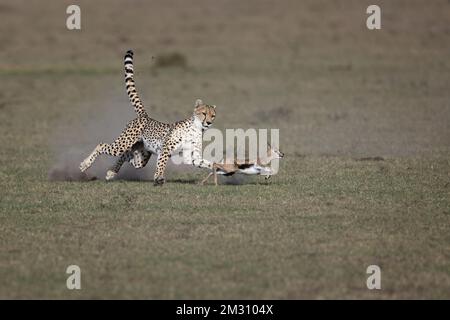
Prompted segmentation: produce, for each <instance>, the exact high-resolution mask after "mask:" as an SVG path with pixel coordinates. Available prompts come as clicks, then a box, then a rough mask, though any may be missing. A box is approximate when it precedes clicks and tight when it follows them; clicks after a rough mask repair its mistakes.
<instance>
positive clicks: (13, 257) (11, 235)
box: [0, 1, 450, 299]
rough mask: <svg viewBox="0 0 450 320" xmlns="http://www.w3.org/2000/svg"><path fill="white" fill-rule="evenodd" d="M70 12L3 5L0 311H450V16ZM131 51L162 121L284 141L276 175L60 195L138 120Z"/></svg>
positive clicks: (211, 6)
mask: <svg viewBox="0 0 450 320" xmlns="http://www.w3.org/2000/svg"><path fill="white" fill-rule="evenodd" d="M71 3H72V2H69V1H61V2H59V1H58V2H54V1H53V2H50V1H1V2H0V27H1V33H0V43H1V48H2V49H1V50H0V61H1V62H0V79H1V84H2V86H1V91H0V124H1V126H0V142H1V145H2V152H1V153H0V187H1V189H2V190H1V192H0V195H1V198H0V219H1V220H0V221H1V222H0V241H1V242H0V297H1V298H79V297H83V298H295V299H297V298H450V232H449V231H450V226H449V223H450V200H449V199H450V176H449V174H450V161H449V156H450V146H449V142H450V126H449V120H450V102H449V101H450V100H449V98H450V91H449V87H450V73H449V71H450V60H449V59H448V57H449V54H450V14H449V12H450V4H449V3H448V1H433V2H427V1H380V2H379V4H380V6H381V7H382V29H381V30H379V31H369V30H367V29H366V27H365V19H366V14H365V10H366V8H367V6H368V5H369V4H371V2H370V1H276V2H272V1H214V3H213V2H211V1H192V2H191V3H190V4H189V5H187V3H186V2H185V1H183V2H176V1H148V2H147V1H145V2H144V1H132V2H130V3H128V4H127V5H126V6H125V7H124V5H123V2H120V1H96V2H95V4H94V3H92V1H78V3H79V4H80V6H81V10H82V30H81V31H68V30H67V29H66V28H65V19H66V14H65V9H66V7H67V5H68V4H71ZM129 48H132V49H134V51H135V54H136V70H137V74H136V78H137V79H136V80H137V83H138V89H139V90H140V91H141V97H142V98H143V100H144V102H145V103H146V104H147V105H148V106H149V109H150V110H151V111H150V113H151V114H152V115H153V116H154V117H155V118H157V119H159V120H163V121H175V120H179V119H182V118H184V117H186V116H188V115H189V114H190V113H191V109H192V104H193V102H194V100H195V99H196V98H198V97H201V98H203V99H204V100H205V101H206V102H209V103H212V104H216V105H217V106H218V109H217V110H218V117H217V121H216V124H215V127H217V128H220V129H225V128H251V127H256V128H279V129H280V138H281V148H282V149H283V151H284V152H285V153H286V158H285V159H284V161H283V162H282V164H281V165H282V166H281V171H280V174H279V175H278V176H276V177H274V179H273V181H271V182H270V183H269V184H267V185H266V184H265V183H264V182H263V181H262V179H258V178H254V179H249V180H244V181H240V182H243V183H242V184H239V185H224V186H220V187H218V188H215V187H213V186H207V187H199V186H197V185H195V184H194V183H195V182H196V181H198V180H199V179H200V178H201V177H203V176H204V173H205V172H203V171H200V170H192V169H189V170H184V169H181V168H172V170H170V172H169V173H168V178H169V182H168V183H167V184H166V185H165V186H164V187H163V188H154V187H153V186H152V185H151V183H149V182H147V181H133V179H146V178H148V177H151V176H152V173H153V168H152V167H151V168H146V169H145V170H143V171H138V172H136V171H133V170H131V169H128V170H127V171H126V172H125V174H123V175H122V179H121V180H119V181H115V182H112V183H105V182H104V181H102V180H96V181H91V182H79V181H66V180H77V177H78V176H77V171H76V166H77V165H78V163H79V162H80V161H81V160H82V159H83V157H84V156H85V155H86V154H87V153H88V152H89V151H90V150H91V149H92V148H93V147H94V146H95V145H96V143H97V142H99V141H100V140H105V141H110V140H112V139H113V138H114V137H115V136H116V135H117V134H118V133H119V132H120V131H121V129H122V127H123V126H124V125H125V123H126V121H127V120H129V119H131V118H132V117H133V111H132V108H131V107H130V105H129V103H128V101H127V97H126V95H125V89H124V85H123V71H122V56H123V54H124V52H125V51H126V50H127V49H129ZM173 54H176V55H178V56H181V57H182V59H181V60H180V59H178V60H176V59H175V60H174V62H173V63H172V65H171V63H170V59H169V63H168V66H167V64H164V63H162V64H161V63H158V61H160V60H158V59H161V57H167V56H170V55H173ZM152 57H154V58H152ZM180 61H181V62H180ZM150 106H151V107H150ZM377 157H378V158H377ZM380 157H381V159H380ZM366 158H368V159H366ZM377 159H378V160H377ZM105 169H106V167H105V162H104V161H103V162H102V161H101V162H99V163H98V164H96V166H95V167H94V168H93V170H92V174H93V175H99V177H102V175H103V173H104V171H105ZM55 179H56V180H63V181H54V180H55ZM70 264H77V265H79V266H80V267H81V269H82V286H83V289H82V290H81V291H77V292H74V291H69V290H67V289H66V287H65V279H66V276H67V275H66V274H65V269H66V267H67V266H68V265H70ZM370 264H377V265H379V266H380V267H381V269H382V290H380V291H376V292H374V291H369V290H367V288H366V277H367V275H366V274H365V271H366V267H367V266H368V265H370Z"/></svg>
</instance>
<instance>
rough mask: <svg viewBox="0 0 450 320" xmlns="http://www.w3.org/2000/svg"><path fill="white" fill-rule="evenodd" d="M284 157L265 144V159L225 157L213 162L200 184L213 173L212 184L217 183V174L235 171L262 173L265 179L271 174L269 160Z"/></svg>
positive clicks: (247, 173) (231, 173) (233, 172)
mask: <svg viewBox="0 0 450 320" xmlns="http://www.w3.org/2000/svg"><path fill="white" fill-rule="evenodd" d="M283 157H284V153H283V152H281V151H280V150H278V149H276V148H273V147H271V146H270V145H268V146H267V157H266V158H265V159H261V158H259V157H258V158H257V159H256V160H255V161H252V160H249V159H244V160H239V159H236V158H235V159H225V161H222V162H221V163H214V164H213V171H212V172H210V173H209V174H208V176H207V177H206V178H205V179H203V180H202V181H201V182H200V184H204V183H205V182H206V181H208V179H209V178H210V177H211V176H212V175H214V184H215V185H217V175H218V174H220V175H224V176H226V177H229V176H232V175H234V174H235V173H241V174H246V175H262V176H265V178H266V179H269V178H270V176H271V175H273V171H272V168H271V167H270V162H271V161H272V160H274V159H281V158H283Z"/></svg>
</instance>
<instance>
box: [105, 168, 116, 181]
mask: <svg viewBox="0 0 450 320" xmlns="http://www.w3.org/2000/svg"><path fill="white" fill-rule="evenodd" d="M116 175H117V172H114V171H112V170H108V172H106V177H105V179H106V180H108V181H109V180H112V179H114V177H115V176H116Z"/></svg>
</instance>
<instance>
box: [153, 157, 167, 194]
mask: <svg viewBox="0 0 450 320" xmlns="http://www.w3.org/2000/svg"><path fill="white" fill-rule="evenodd" d="M169 158H170V152H169V151H168V150H165V151H163V152H161V153H160V154H158V160H157V164H156V171H155V176H154V178H153V181H154V185H155V186H160V185H163V184H164V182H165V179H164V172H165V171H166V167H167V161H169Z"/></svg>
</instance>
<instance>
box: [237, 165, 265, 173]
mask: <svg viewBox="0 0 450 320" xmlns="http://www.w3.org/2000/svg"><path fill="white" fill-rule="evenodd" d="M261 169H262V168H261V167H257V166H252V167H250V168H245V169H239V171H238V172H239V173H243V174H261Z"/></svg>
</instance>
